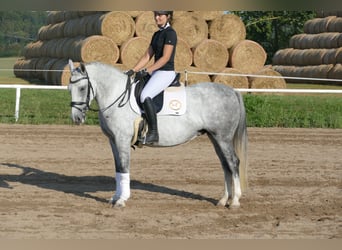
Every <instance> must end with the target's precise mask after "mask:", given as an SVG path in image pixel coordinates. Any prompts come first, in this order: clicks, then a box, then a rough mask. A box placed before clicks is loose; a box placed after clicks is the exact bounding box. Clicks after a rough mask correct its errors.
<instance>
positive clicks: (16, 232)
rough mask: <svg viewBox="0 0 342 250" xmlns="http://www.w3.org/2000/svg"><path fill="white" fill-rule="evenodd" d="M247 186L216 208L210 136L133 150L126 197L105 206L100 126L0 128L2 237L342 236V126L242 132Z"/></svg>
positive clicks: (217, 186)
mask: <svg viewBox="0 0 342 250" xmlns="http://www.w3.org/2000/svg"><path fill="white" fill-rule="evenodd" d="M248 134H249V145H248V146H249V153H248V155H249V169H248V175H249V181H248V183H249V189H248V192H246V193H244V194H243V197H242V198H241V200H240V202H241V207H240V208H239V209H229V208H223V207H217V206H215V204H216V202H217V201H218V199H219V198H220V197H221V195H222V194H223V171H222V169H221V167H220V164H219V161H218V159H217V156H216V154H215V153H214V150H213V147H212V146H211V144H210V142H209V141H208V139H207V137H206V136H202V137H199V138H197V139H195V140H193V141H192V142H190V143H188V144H185V145H181V146H178V147H173V148H156V149H152V148H142V149H136V150H135V151H133V150H132V161H131V179H132V182H131V188H132V196H131V199H130V200H129V201H128V203H127V207H126V208H124V209H115V208H111V207H110V206H109V205H108V203H107V202H108V199H109V198H110V197H111V196H112V194H113V192H114V189H115V179H114V167H113V164H114V163H113V162H114V161H113V157H112V154H111V151H110V147H109V144H108V141H107V139H106V137H105V136H104V135H103V134H102V132H101V131H100V128H99V127H96V126H47V125H44V126H41V125H39V126H37V125H36V126H33V125H32V126H31V125H30V126H29V125H4V124H2V125H0V238H2V239H3V238H10V239H18V238H25V239H85V238H86V239H119V238H120V239H127V238H135V239H164V238H168V239H170V238H171V239H174V238H178V239H179V238H181V239H183V238H191V239H236V238H242V239H259V238H261V239H270V238H282V239H284V238H285V239H303V238H305V239H313V238H318V239H330V238H338V239H341V238H342V151H341V149H342V130H337V129H336V130H331V129H281V128H271V129H270V128H267V129H261V128H248Z"/></svg>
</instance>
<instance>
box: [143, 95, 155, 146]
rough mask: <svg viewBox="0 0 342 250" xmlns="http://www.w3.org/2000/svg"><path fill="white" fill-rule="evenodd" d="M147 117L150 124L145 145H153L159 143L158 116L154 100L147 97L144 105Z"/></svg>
mask: <svg viewBox="0 0 342 250" xmlns="http://www.w3.org/2000/svg"><path fill="white" fill-rule="evenodd" d="M143 108H144V111H145V116H146V120H147V124H148V131H147V134H146V141H145V144H152V143H154V142H158V141H159V135H158V126H157V114H156V109H155V107H154V104H153V102H152V99H151V98H150V97H147V98H146V99H145V101H144V103H143Z"/></svg>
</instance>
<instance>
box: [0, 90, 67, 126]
mask: <svg viewBox="0 0 342 250" xmlns="http://www.w3.org/2000/svg"><path fill="white" fill-rule="evenodd" d="M0 89H16V91H15V111H14V118H15V121H16V122H17V121H18V119H19V109H20V96H21V89H59V90H66V89H67V86H45V85H14V84H13V85H12V84H3V85H2V84H0Z"/></svg>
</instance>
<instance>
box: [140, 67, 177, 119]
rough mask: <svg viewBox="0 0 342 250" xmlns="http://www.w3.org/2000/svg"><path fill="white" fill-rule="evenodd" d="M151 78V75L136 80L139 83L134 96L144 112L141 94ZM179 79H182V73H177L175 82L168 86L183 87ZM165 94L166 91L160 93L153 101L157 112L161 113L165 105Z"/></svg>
mask: <svg viewBox="0 0 342 250" xmlns="http://www.w3.org/2000/svg"><path fill="white" fill-rule="evenodd" d="M150 78H151V76H150V75H146V76H143V77H141V78H136V79H135V82H137V84H136V86H135V89H134V96H135V99H136V102H137V104H138V106H139V108H140V109H141V110H144V108H143V105H142V103H141V102H140V95H141V92H142V91H143V89H144V87H145V86H146V84H147V82H148V80H149V79H150ZM179 79H180V73H177V74H176V77H175V78H174V79H173V81H172V82H171V84H170V85H169V86H168V88H169V87H180V86H181V83H180V82H179ZM164 92H165V91H162V92H161V93H159V94H158V95H157V96H156V97H154V98H153V99H152V101H153V103H154V105H155V107H156V112H157V113H159V112H160V110H161V109H162V107H163V104H164Z"/></svg>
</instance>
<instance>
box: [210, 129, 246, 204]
mask: <svg viewBox="0 0 342 250" xmlns="http://www.w3.org/2000/svg"><path fill="white" fill-rule="evenodd" d="M209 138H210V139H211V141H212V143H213V145H214V147H215V151H216V153H217V155H218V157H219V159H220V161H221V165H222V168H223V172H224V178H225V191H224V195H223V197H222V198H221V199H220V201H219V202H218V204H217V205H222V206H225V205H226V204H227V202H228V199H229V198H231V203H230V207H233V208H234V207H239V206H240V202H239V199H240V197H241V187H240V178H239V159H238V157H237V156H236V154H235V151H234V147H233V145H232V143H231V142H230V143H228V142H226V141H230V140H218V138H217V137H216V138H214V137H213V136H211V135H209Z"/></svg>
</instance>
